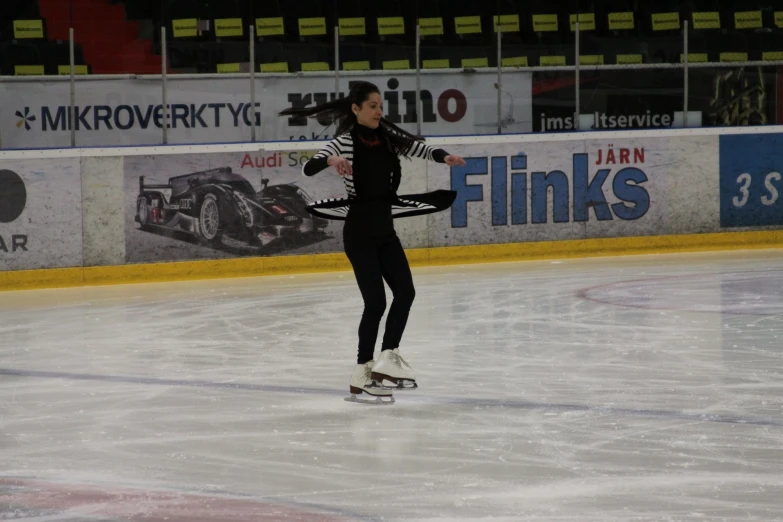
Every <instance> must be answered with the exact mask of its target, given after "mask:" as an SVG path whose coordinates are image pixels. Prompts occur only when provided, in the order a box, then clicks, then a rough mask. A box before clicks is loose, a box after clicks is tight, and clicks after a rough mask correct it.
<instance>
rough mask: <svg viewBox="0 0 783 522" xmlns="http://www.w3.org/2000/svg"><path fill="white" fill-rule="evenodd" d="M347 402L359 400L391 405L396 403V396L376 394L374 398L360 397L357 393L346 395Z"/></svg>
mask: <svg viewBox="0 0 783 522" xmlns="http://www.w3.org/2000/svg"><path fill="white" fill-rule="evenodd" d="M385 398H388V400H384V399H385ZM344 400H345V402H358V403H360V404H372V405H373V406H389V405H391V404H394V397H392V396H391V395H388V396H384V397H381V396H376V397H375V398H374V399H360V398H359V397H357V396H356V395H351V396H350V397H346V398H345V399H344Z"/></svg>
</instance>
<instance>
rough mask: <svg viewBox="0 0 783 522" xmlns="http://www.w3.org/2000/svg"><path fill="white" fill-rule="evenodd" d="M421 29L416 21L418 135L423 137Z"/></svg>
mask: <svg viewBox="0 0 783 522" xmlns="http://www.w3.org/2000/svg"><path fill="white" fill-rule="evenodd" d="M421 112H422V106H421V27H420V26H419V21H418V20H416V135H417V136H421Z"/></svg>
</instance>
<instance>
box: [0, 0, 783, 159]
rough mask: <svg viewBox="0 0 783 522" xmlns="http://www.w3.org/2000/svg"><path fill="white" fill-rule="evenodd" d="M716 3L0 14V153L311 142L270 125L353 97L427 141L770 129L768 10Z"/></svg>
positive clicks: (313, 4)
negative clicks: (372, 98)
mask: <svg viewBox="0 0 783 522" xmlns="http://www.w3.org/2000/svg"><path fill="white" fill-rule="evenodd" d="M724 3H725V4H726V5H722V6H721V10H720V11H715V12H711V11H708V10H702V11H697V10H695V8H694V7H693V6H691V4H690V3H688V4H686V3H684V2H682V3H675V4H676V5H669V4H670V3H667V6H669V7H667V8H664V7H662V5H658V3H652V2H651V3H647V4H648V5H646V6H644V7H642V8H640V9H639V10H634V11H630V10H627V11H626V10H622V9H619V8H617V9H615V8H610V7H607V5H606V3H605V2H603V3H602V2H597V1H596V2H584V3H583V4H585V5H580V7H581V10H577V9H575V8H574V9H571V8H568V7H563V6H560V5H558V6H554V5H553V6H551V7H549V6H546V5H544V6H541V5H535V6H530V5H529V3H528V2H518V1H508V0H503V1H500V0H495V1H491V2H487V3H486V5H476V3H475V2H463V1H459V0H454V1H453V2H448V3H446V2H432V1H424V0H422V1H402V0H399V1H388V2H377V3H376V2H360V1H358V0H355V1H349V0H331V1H327V2H324V1H298V2H296V6H287V5H285V4H284V3H281V2H277V1H269V0H263V1H261V0H257V1H254V0H237V1H233V2H211V1H207V0H181V1H179V0H178V1H172V0H168V1H163V2H148V1H142V0H81V1H75V0H71V1H61V0H58V1H55V0H37V2H16V1H10V2H9V5H10V6H11V7H6V9H7V12H6V13H5V14H4V15H3V24H4V25H3V46H4V50H5V52H4V53H3V63H2V77H0V93H2V94H1V96H2V100H3V108H2V109H0V110H2V111H4V114H3V117H2V119H1V120H2V121H1V122H0V147H2V148H4V149H15V148H45V147H82V146H114V145H156V144H184V143H230V142H260V141H278V140H296V141H300V140H317V139H325V138H330V137H332V136H333V135H334V131H335V125H334V123H333V122H330V121H322V120H318V119H306V118H291V117H279V116H277V114H278V113H279V112H280V111H281V110H283V109H285V108H286V107H307V106H312V105H315V104H319V103H324V102H326V101H329V100H332V99H334V98H335V97H343V96H345V95H346V94H347V93H348V91H349V89H350V86H351V84H352V82H355V81H360V80H366V81H371V82H373V83H375V84H376V85H377V86H378V88H379V90H380V92H381V94H382V97H383V100H384V110H385V114H386V117H387V118H388V119H389V120H391V121H393V122H394V123H396V124H398V125H400V126H402V127H403V128H405V129H407V130H410V131H411V132H416V133H419V134H422V135H427V136H439V135H440V136H442V135H475V134H507V133H528V132H566V131H591V130H621V129H656V128H677V127H699V126H739V125H773V124H781V123H783V115H779V114H778V113H779V112H780V111H778V109H777V107H778V106H783V103H780V102H781V101H783V100H781V97H783V89H780V88H779V87H778V84H779V83H780V82H779V80H778V78H779V76H780V72H781V65H783V28H781V26H783V7H781V8H779V9H777V8H776V7H775V5H774V4H773V3H771V2H770V3H769V6H766V5H761V6H760V7H755V5H756V4H754V8H753V9H750V8H746V7H744V6H743V5H741V4H740V3H739V2H724ZM653 4H655V5H653ZM680 4H682V5H680ZM735 4H736V5H735ZM761 4H765V3H764V2H762V3H761ZM12 7H13V8H14V9H15V10H14V9H12ZM571 7H573V6H571ZM776 9H777V10H776Z"/></svg>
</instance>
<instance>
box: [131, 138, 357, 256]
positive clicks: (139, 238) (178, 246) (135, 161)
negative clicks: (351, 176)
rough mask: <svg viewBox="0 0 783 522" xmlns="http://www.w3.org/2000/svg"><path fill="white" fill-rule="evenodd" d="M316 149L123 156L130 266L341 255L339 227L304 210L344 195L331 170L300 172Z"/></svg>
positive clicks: (336, 177)
mask: <svg viewBox="0 0 783 522" xmlns="http://www.w3.org/2000/svg"><path fill="white" fill-rule="evenodd" d="M315 152H317V151H316V150H310V151H308V150H296V151H266V152H263V151H259V152H255V153H250V152H248V153H243V152H231V153H218V154H192V155H184V154H177V155H162V156H129V157H126V158H125V162H124V173H125V174H124V177H125V252H126V254H125V256H126V262H127V263H152V262H161V261H180V260H181V261H185V260H196V259H220V258H227V257H238V256H268V255H285V254H311V253H326V252H336V251H340V250H341V248H342V222H339V221H327V220H325V219H321V218H316V217H314V216H312V215H311V214H309V213H308V212H307V211H306V210H305V206H306V205H307V204H308V203H309V202H311V201H312V199H311V198H312V196H311V195H312V194H318V199H322V198H327V197H344V196H345V188H344V185H343V182H342V179H341V178H340V177H339V176H337V174H336V173H334V172H333V170H332V169H328V170H326V171H324V172H321V173H319V174H318V175H316V176H313V177H305V176H303V175H302V173H301V166H302V164H303V163H304V162H305V161H306V160H307V159H309V158H310V157H312V155H313V154H314V153H315Z"/></svg>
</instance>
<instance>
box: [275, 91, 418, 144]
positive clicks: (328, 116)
mask: <svg viewBox="0 0 783 522" xmlns="http://www.w3.org/2000/svg"><path fill="white" fill-rule="evenodd" d="M372 93H378V94H381V91H380V90H378V87H376V86H375V84H373V83H370V82H356V83H354V84H353V85H352V86H351V91H350V92H349V93H348V96H347V97H345V98H340V99H337V100H334V101H330V102H327V103H324V104H321V105H318V106H315V107H307V108H304V109H295V108H293V107H289V108H288V109H284V110H282V111H280V114H279V116H300V117H305V116H306V117H310V118H318V119H319V120H321V121H330V122H332V123H334V122H335V121H336V122H337V130H336V131H335V136H340V135H342V134H345V133H346V132H350V131H351V129H353V127H354V126H355V125H356V124H357V123H358V122H357V120H356V114H354V113H353V111H352V110H351V107H352V105H353V104H354V103H355V104H356V105H357V106H359V107H361V106H362V104H363V103H364V102H366V101H367V99H368V98H369V97H370V94H372ZM378 131H379V133H380V134H381V136H382V137H383V138H385V140H386V142H387V144H388V145H389V148H390V149H391V150H392V151H393V152H395V153H396V154H398V155H402V154H407V153H408V151H410V149H411V147H413V144H414V143H415V142H417V141H424V138H423V137H422V136H417V135H416V134H411V133H410V132H408V131H406V130H403V129H401V128H399V127H398V126H396V125H395V124H393V123H392V122H390V121H389V120H387V119H386V118H381V121H380V125H379V126H378Z"/></svg>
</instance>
